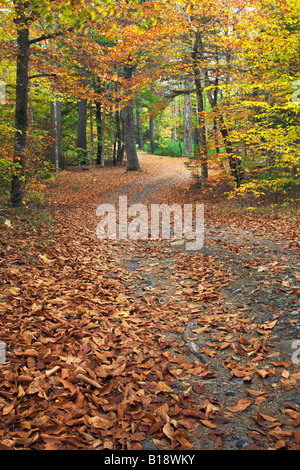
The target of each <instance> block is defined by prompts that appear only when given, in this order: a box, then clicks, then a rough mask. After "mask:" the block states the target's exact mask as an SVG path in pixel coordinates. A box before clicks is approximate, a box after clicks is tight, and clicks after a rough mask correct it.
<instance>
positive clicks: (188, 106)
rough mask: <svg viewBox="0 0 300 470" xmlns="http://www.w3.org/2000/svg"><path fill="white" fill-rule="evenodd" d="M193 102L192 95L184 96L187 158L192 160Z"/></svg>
mask: <svg viewBox="0 0 300 470" xmlns="http://www.w3.org/2000/svg"><path fill="white" fill-rule="evenodd" d="M192 125H193V123H192V101H191V94H190V93H189V94H187V95H184V148H185V156H186V157H187V158H192V151H193V133H192Z"/></svg>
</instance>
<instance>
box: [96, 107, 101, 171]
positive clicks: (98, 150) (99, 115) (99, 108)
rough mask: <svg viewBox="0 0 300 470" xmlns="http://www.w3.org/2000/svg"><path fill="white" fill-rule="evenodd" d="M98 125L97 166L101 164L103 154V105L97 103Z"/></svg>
mask: <svg viewBox="0 0 300 470" xmlns="http://www.w3.org/2000/svg"><path fill="white" fill-rule="evenodd" d="M96 125H97V160H96V161H97V165H100V164H101V152H102V143H101V142H102V114H101V103H99V101H96Z"/></svg>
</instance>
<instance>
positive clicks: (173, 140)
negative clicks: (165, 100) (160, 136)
mask: <svg viewBox="0 0 300 470" xmlns="http://www.w3.org/2000/svg"><path fill="white" fill-rule="evenodd" d="M172 111H173V119H176V118H177V104H176V102H175V104H174V105H173V106H172ZM171 140H172V142H176V140H177V126H176V124H175V123H174V124H173V128H172V135H171Z"/></svg>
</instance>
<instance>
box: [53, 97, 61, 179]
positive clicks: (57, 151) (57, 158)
mask: <svg viewBox="0 0 300 470" xmlns="http://www.w3.org/2000/svg"><path fill="white" fill-rule="evenodd" d="M50 106H51V130H52V132H51V134H52V153H51V161H52V163H53V165H54V166H55V172H56V174H58V172H59V169H60V168H61V119H62V104H61V102H60V101H59V100H57V99H56V100H55V101H52V102H51V104H50Z"/></svg>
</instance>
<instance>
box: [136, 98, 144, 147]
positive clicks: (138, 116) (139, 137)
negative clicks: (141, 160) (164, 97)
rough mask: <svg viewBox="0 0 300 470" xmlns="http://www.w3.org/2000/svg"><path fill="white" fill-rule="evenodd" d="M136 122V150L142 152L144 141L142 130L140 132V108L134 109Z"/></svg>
mask: <svg viewBox="0 0 300 470" xmlns="http://www.w3.org/2000/svg"><path fill="white" fill-rule="evenodd" d="M136 121H137V128H138V148H139V150H142V151H144V150H145V147H144V139H143V130H142V117H141V108H140V107H139V106H137V107H136Z"/></svg>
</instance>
